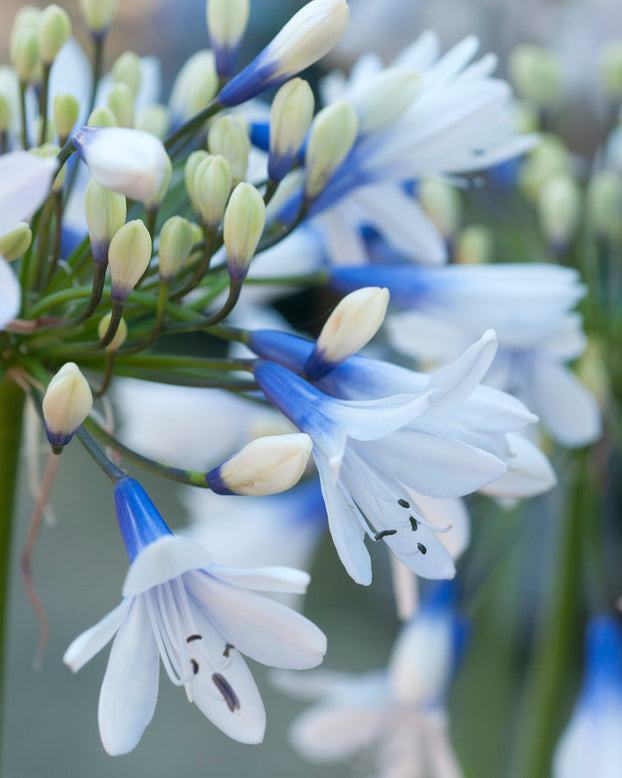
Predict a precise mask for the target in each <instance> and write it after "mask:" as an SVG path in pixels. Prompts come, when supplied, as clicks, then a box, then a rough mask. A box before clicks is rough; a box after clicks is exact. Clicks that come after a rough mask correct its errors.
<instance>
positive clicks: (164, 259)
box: [158, 216, 195, 281]
mask: <svg viewBox="0 0 622 778" xmlns="http://www.w3.org/2000/svg"><path fill="white" fill-rule="evenodd" d="M194 243H195V240H194V230H193V229H192V224H191V223H190V222H189V221H188V220H187V219H183V218H182V217H181V216H171V218H170V219H167V220H166V221H165V222H164V224H163V225H162V229H161V230H160V245H159V247H158V259H159V268H160V278H161V279H162V280H163V281H172V280H173V278H174V277H175V275H176V274H177V271H178V270H179V268H180V267H181V266H182V265H183V264H184V263H185V262H186V260H187V259H188V257H189V256H190V252H191V251H192V246H193V245H194Z"/></svg>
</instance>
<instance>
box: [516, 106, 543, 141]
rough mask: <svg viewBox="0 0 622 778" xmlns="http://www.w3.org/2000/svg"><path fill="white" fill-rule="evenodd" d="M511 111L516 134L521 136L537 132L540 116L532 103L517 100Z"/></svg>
mask: <svg viewBox="0 0 622 778" xmlns="http://www.w3.org/2000/svg"><path fill="white" fill-rule="evenodd" d="M512 110H513V112H514V117H513V121H512V125H513V126H514V128H515V129H516V132H518V133H520V134H521V135H528V134H529V133H530V132H538V130H539V129H540V116H539V114H538V110H537V108H536V107H535V106H534V104H533V103H530V102H529V100H517V101H516V103H515V104H514V105H513V107H512Z"/></svg>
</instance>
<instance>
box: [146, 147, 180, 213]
mask: <svg viewBox="0 0 622 778" xmlns="http://www.w3.org/2000/svg"><path fill="white" fill-rule="evenodd" d="M172 177H173V163H172V162H171V159H170V157H169V156H168V154H167V155H166V167H165V171H164V175H163V177H162V180H161V181H160V185H159V186H158V189H157V191H156V193H155V194H154V195H153V197H150V198H149V199H148V200H144V201H143V202H144V203H145V208H146V209H147V210H148V211H157V210H158V208H159V207H160V206H161V205H162V201H163V200H164V198H165V197H166V193H167V192H168V188H169V186H170V184H171V178H172Z"/></svg>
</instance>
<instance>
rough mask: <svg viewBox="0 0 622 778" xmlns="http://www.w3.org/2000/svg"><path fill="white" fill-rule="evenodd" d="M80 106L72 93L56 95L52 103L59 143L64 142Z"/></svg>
mask: <svg viewBox="0 0 622 778" xmlns="http://www.w3.org/2000/svg"><path fill="white" fill-rule="evenodd" d="M79 111H80V106H79V105H78V101H77V100H76V98H75V97H74V96H73V95H56V96H55V97H54V103H53V113H54V126H55V127H56V133H57V135H58V139H59V140H60V142H61V145H64V144H65V141H66V140H67V138H68V137H69V136H70V135H71V131H72V130H73V128H74V125H75V123H76V122H77V121H78V113H79Z"/></svg>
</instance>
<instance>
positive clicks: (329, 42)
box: [218, 0, 348, 106]
mask: <svg viewBox="0 0 622 778" xmlns="http://www.w3.org/2000/svg"><path fill="white" fill-rule="evenodd" d="M347 24H348V4H347V2H346V0H312V2H310V3H307V4H306V5H305V6H303V7H302V8H301V9H300V11H298V13H296V14H294V16H293V17H292V18H291V19H290V20H289V22H287V24H286V25H285V26H284V27H283V28H282V29H281V30H280V32H278V33H277V35H276V36H275V37H274V38H273V39H272V40H271V41H270V43H269V44H268V45H267V46H266V48H265V49H264V50H263V51H261V52H260V53H259V54H258V55H257V56H256V57H255V59H254V60H253V61H252V62H251V63H250V64H249V65H248V66H247V67H245V68H244V70H242V71H241V72H240V73H238V74H237V76H235V77H234V78H232V79H231V81H229V83H228V84H226V85H225V86H224V87H223V89H221V91H220V94H219V95H218V101H219V102H220V103H222V104H223V105H227V106H232V105H239V103H243V102H246V100H250V99H251V97H255V96H256V95H258V94H259V93H260V92H263V91H264V90H265V89H268V88H269V87H272V86H278V85H279V84H282V83H283V82H284V81H287V79H288V78H291V77H292V76H295V75H296V74H297V73H300V71H301V70H304V69H305V68H307V67H309V65H312V64H313V63H314V62H317V60H318V59H321V58H322V57H323V56H324V55H325V54H327V53H328V52H329V51H330V50H331V49H332V48H333V46H335V44H336V43H337V41H338V40H339V39H340V38H341V36H342V35H343V33H344V31H345V29H346V26H347Z"/></svg>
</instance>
